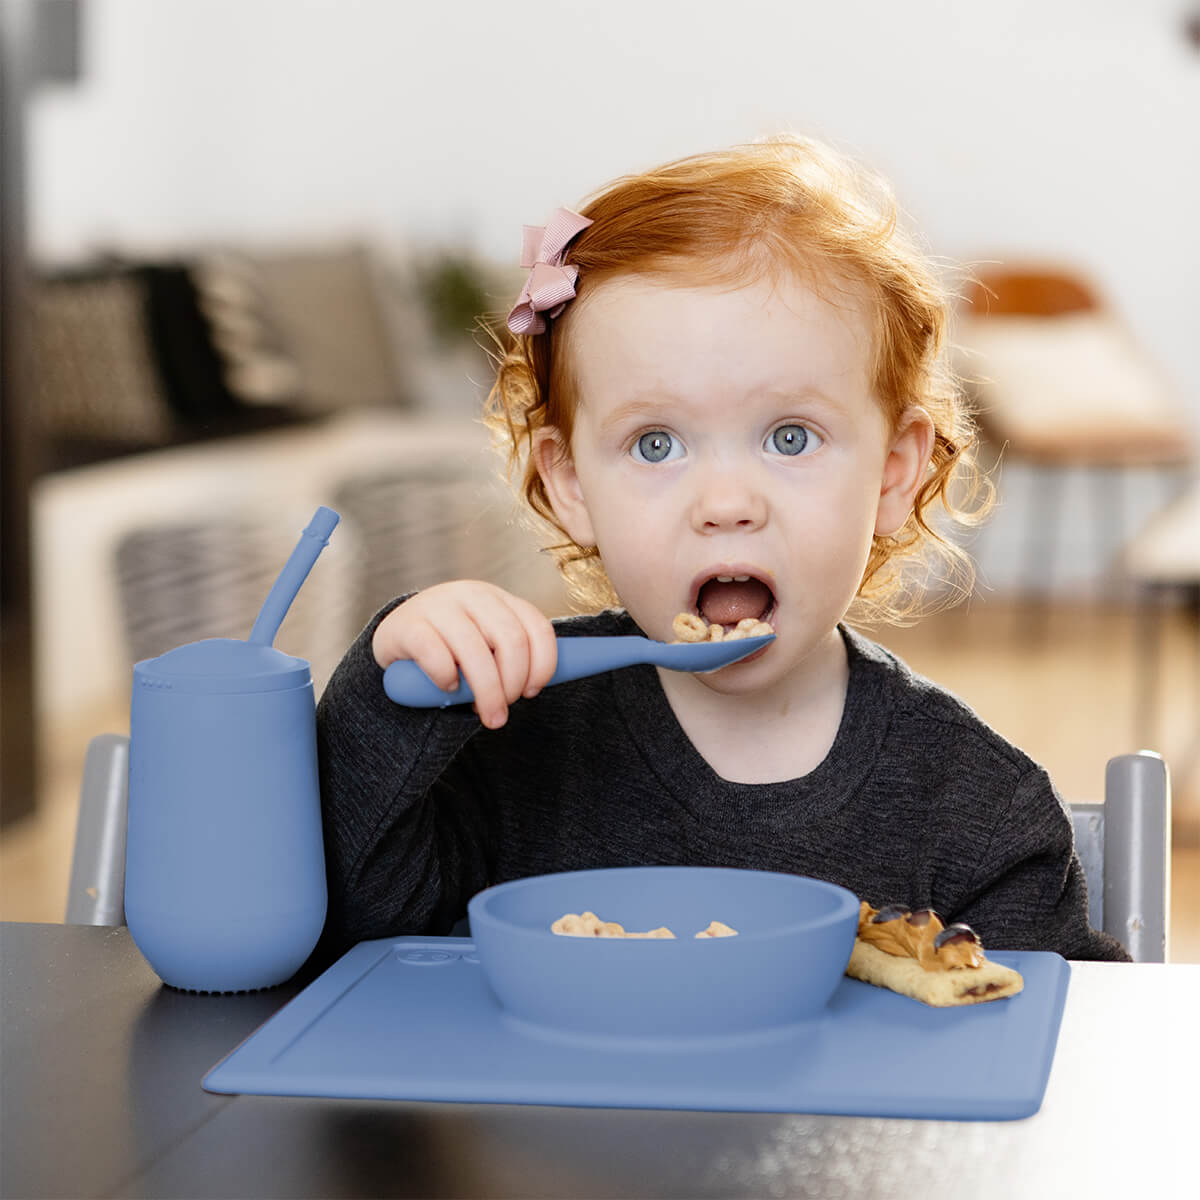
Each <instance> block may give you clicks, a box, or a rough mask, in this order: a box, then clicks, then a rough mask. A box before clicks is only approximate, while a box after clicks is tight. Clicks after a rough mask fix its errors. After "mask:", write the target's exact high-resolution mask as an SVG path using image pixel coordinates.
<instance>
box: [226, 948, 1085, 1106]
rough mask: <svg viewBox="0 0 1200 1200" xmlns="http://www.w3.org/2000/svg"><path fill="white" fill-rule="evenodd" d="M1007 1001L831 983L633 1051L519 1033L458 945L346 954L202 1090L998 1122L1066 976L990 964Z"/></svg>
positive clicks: (1028, 1095) (1027, 1068)
mask: <svg viewBox="0 0 1200 1200" xmlns="http://www.w3.org/2000/svg"><path fill="white" fill-rule="evenodd" d="M991 957H992V958H994V959H995V960H996V961H997V962H1002V963H1006V964H1008V965H1009V966H1013V967H1016V968H1017V970H1019V971H1020V972H1021V973H1022V975H1024V977H1025V990H1024V991H1023V992H1021V993H1020V994H1019V995H1017V996H1012V997H1009V998H1008V999H1005V1000H996V1001H990V1002H988V1003H986V1004H976V1005H969V1006H967V1007H964V1008H953V1009H934V1008H929V1007H927V1006H925V1005H923V1004H919V1003H918V1002H916V1001H915V1000H910V999H908V998H907V997H904V996H898V995H896V994H895V993H893V992H889V991H885V990H884V989H881V988H876V987H872V986H870V985H869V984H865V983H860V982H859V981H858V980H854V979H849V978H847V979H843V980H842V982H841V984H839V986H838V990H837V991H836V992H835V993H834V996H833V999H832V1000H831V1002H830V1005H829V1008H828V1009H827V1010H826V1012H825V1013H824V1015H823V1016H822V1017H821V1018H820V1019H819V1020H816V1021H813V1022H811V1023H809V1024H807V1025H805V1026H803V1027H798V1028H797V1030H796V1031H795V1032H793V1033H791V1034H789V1035H787V1036H784V1037H779V1036H772V1037H766V1038H762V1037H760V1038H758V1039H755V1038H753V1037H737V1036H731V1037H729V1038H705V1039H695V1040H692V1041H688V1042H685V1041H679V1042H671V1041H661V1042H654V1043H647V1042H643V1041H638V1040H636V1039H631V1040H630V1041H629V1042H620V1041H617V1040H615V1039H613V1038H603V1039H594V1040H589V1039H584V1038H577V1037H573V1036H570V1035H564V1034H552V1033H549V1032H537V1031H529V1030H527V1029H524V1030H523V1029H520V1028H518V1027H517V1026H516V1024H515V1023H514V1022H512V1021H511V1020H510V1019H509V1018H508V1017H507V1016H506V1015H505V1014H504V1013H503V1012H502V1010H501V1009H500V1007H499V1004H498V1003H497V1001H496V1000H495V998H494V997H493V995H492V992H491V990H490V989H489V988H488V985H487V982H486V980H485V978H484V976H483V972H482V970H481V968H480V966H479V962H478V958H477V957H476V955H475V952H474V945H473V943H472V942H471V940H470V939H469V938H388V939H381V940H378V941H370V942H363V943H361V944H360V945H358V946H356V947H355V948H354V949H353V950H351V951H350V952H349V953H348V954H346V955H345V956H344V957H342V958H341V959H339V960H338V962H336V963H334V965H333V966H331V967H330V968H329V969H328V970H327V971H326V972H325V973H324V974H323V975H322V976H321V977H320V978H319V979H317V980H315V981H314V982H313V983H311V984H310V985H309V986H308V987H307V988H305V990H304V991H303V992H301V993H300V994H299V995H298V996H296V997H295V998H294V999H293V1000H292V1001H291V1002H290V1003H288V1004H287V1005H286V1006H285V1007H284V1008H282V1009H281V1010H280V1011H279V1012H278V1013H276V1014H275V1016H274V1017H272V1018H271V1019H270V1020H269V1021H267V1022H266V1024H264V1025H263V1026H262V1027H261V1028H260V1029H259V1030H258V1031H257V1032H255V1033H254V1034H253V1035H252V1036H251V1037H250V1038H248V1039H247V1040H246V1041H245V1042H243V1043H242V1044H241V1045H240V1046H239V1047H238V1048H237V1049H236V1050H234V1051H233V1052H232V1053H231V1054H230V1055H228V1056H227V1057H226V1058H225V1059H224V1060H222V1062H220V1063H219V1064H218V1065H217V1066H216V1067H215V1068H214V1069H213V1070H212V1071H210V1072H209V1074H208V1075H207V1076H206V1077H205V1079H204V1087H205V1088H207V1089H208V1090H209V1091H212V1092H248V1093H254V1094H259V1095H287V1096H337V1097H349V1098H357V1099H385V1100H443V1101H460V1102H485V1103H508V1104H565V1105H583V1106H592V1107H616V1108H687V1109H713V1110H720V1111H747V1112H806V1113H840V1114H849V1115H854V1116H885V1117H922V1118H933V1119H940V1120H1010V1119H1015V1118H1019V1117H1026V1116H1029V1115H1031V1114H1032V1113H1035V1112H1036V1111H1037V1110H1038V1108H1039V1107H1040V1105H1041V1102H1042V1095H1043V1093H1044V1092H1045V1088H1046V1080H1047V1078H1048V1076H1049V1073H1050V1065H1051V1063H1052V1062H1053V1059H1054V1048H1055V1045H1056V1043H1057V1040H1058V1028H1059V1022H1060V1021H1061V1018H1062V1010H1063V1004H1064V1003H1065V1000H1066V993H1067V984H1068V980H1069V978H1070V967H1069V966H1068V964H1067V962H1066V960H1065V959H1063V958H1060V957H1059V956H1058V955H1057V954H1050V953H1045V952H1040V951H1022V952H1000V951H998V952H996V953H995V954H993V955H991Z"/></svg>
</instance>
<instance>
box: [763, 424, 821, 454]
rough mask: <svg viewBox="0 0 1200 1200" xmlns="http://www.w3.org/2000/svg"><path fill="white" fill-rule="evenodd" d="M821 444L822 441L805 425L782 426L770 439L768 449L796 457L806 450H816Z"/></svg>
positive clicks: (768, 439)
mask: <svg viewBox="0 0 1200 1200" xmlns="http://www.w3.org/2000/svg"><path fill="white" fill-rule="evenodd" d="M820 444H821V439H820V438H819V437H817V435H816V434H815V433H813V432H812V431H811V430H808V429H805V428H804V426H803V425H780V427H779V428H778V429H776V430H775V431H774V432H773V433H772V434H771V436H770V437H769V438H767V449H768V450H772V451H775V452H776V453H778V454H786V455H788V456H789V457H794V456H795V455H797V454H803V453H804V452H805V451H806V450H815V449H816V448H817V447H818V446H819V445H820Z"/></svg>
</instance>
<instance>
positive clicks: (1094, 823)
mask: <svg viewBox="0 0 1200 1200" xmlns="http://www.w3.org/2000/svg"><path fill="white" fill-rule="evenodd" d="M128 786H129V739H128V738H127V737H124V736H122V735H120V734H113V733H105V734H100V735H98V736H97V737H94V738H92V740H91V742H89V743H88V749H87V756H86V758H85V760H84V767H83V782H82V785H81V788H80V796H79V818H78V823H77V825H76V829H75V853H74V858H73V861H72V865H71V881H70V884H69V887H68V891H67V916H66V921H67V924H68V925H123V924H124V923H125V824H126V812H127V795H128ZM1104 793H1105V801H1104V803H1103V804H1073V805H1071V806H1070V807H1071V816H1072V819H1073V821H1074V825H1075V845H1076V849H1077V850H1078V852H1079V858H1080V861H1081V862H1082V863H1083V870H1084V874H1085V875H1086V877H1087V883H1088V919H1089V923H1090V924H1091V925H1092V927H1093V928H1095V929H1103V930H1104V931H1105V932H1106V933H1110V934H1112V935H1113V937H1115V938H1117V940H1118V941H1120V942H1121V943H1122V944H1123V945H1124V946H1125V947H1126V948H1127V949H1128V950H1129V953H1130V954H1131V955H1132V956H1133V959H1134V961H1135V962H1164V961H1166V944H1167V929H1168V923H1169V899H1170V863H1171V854H1170V836H1171V796H1170V780H1169V776H1168V773H1167V765H1166V763H1165V762H1164V761H1163V760H1162V758H1161V757H1160V756H1159V755H1157V754H1152V753H1150V752H1149V751H1141V752H1140V753H1137V754H1121V755H1118V756H1117V757H1116V758H1113V759H1110V760H1109V762H1108V766H1107V769H1106V771H1105V780H1104Z"/></svg>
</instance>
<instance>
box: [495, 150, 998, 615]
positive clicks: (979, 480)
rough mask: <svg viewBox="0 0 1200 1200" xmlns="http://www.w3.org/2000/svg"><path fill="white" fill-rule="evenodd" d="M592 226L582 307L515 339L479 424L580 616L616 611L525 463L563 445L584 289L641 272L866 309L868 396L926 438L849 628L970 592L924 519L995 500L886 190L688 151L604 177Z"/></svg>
mask: <svg viewBox="0 0 1200 1200" xmlns="http://www.w3.org/2000/svg"><path fill="white" fill-rule="evenodd" d="M579 211H580V212H581V213H582V215H584V216H586V217H589V218H591V220H592V224H591V225H590V226H588V227H587V228H586V229H585V230H583V232H582V233H580V234H579V235H578V236H577V237H576V238H575V239H574V240H573V241H572V242H571V244H570V246H569V247H568V249H567V253H566V258H565V261H566V262H568V263H571V264H573V265H575V266H576V267H578V268H579V280H578V283H577V285H576V291H577V296H578V299H577V300H576V301H573V302H571V303H569V304H568V305H567V307H566V309H565V310H564V311H563V313H562V315H561V316H559V317H558V318H557V319H554V320H549V321H547V327H546V329H545V330H544V331H543V332H541V333H535V334H524V335H520V336H517V337H515V338H514V339H512V340H511V342H510V343H509V344H508V345H507V346H506V347H505V348H504V349H503V350H502V352H501V353H500V354H499V355H498V360H499V361H498V368H497V376H496V382H495V384H494V386H493V388H492V391H491V394H490V395H489V397H488V402H487V405H486V408H485V420H486V422H487V423H488V425H489V426H490V427H491V429H492V431H493V433H494V435H495V437H496V439H497V441H498V443H499V444H500V446H501V448H502V449H503V450H504V452H505V453H506V456H507V462H508V469H509V475H510V478H512V479H513V480H514V482H515V481H517V480H518V478H519V485H518V486H519V491H520V493H521V495H522V496H523V498H524V500H525V501H526V503H527V504H528V506H529V508H530V509H531V510H532V512H533V513H534V514H536V516H537V518H540V521H541V522H545V523H546V524H548V525H549V526H550V528H551V529H552V530H554V531H555V533H556V535H557V537H558V538H559V539H560V540H559V541H558V542H557V543H556V544H554V545H552V546H551V547H550V549H551V550H552V551H553V552H554V554H555V555H556V558H557V560H558V563H559V566H560V568H561V569H562V570H563V571H564V574H565V575H566V577H567V580H568V582H569V583H570V584H571V586H572V589H573V592H574V595H575V597H576V599H577V601H579V602H580V605H581V607H584V608H593V609H594V608H597V607H603V606H605V605H608V604H612V603H614V602H619V598H618V597H616V596H615V594H614V593H613V591H612V588H611V585H610V584H609V583H608V580H607V577H606V576H605V574H604V571H603V564H602V562H601V561H600V559H599V555H598V552H597V550H596V549H595V548H594V547H583V546H578V545H576V544H575V543H574V542H573V541H571V539H570V538H569V536H568V535H567V534H566V531H565V530H563V529H562V527H561V526H560V525H559V524H558V522H557V520H556V518H555V516H554V512H553V509H552V508H551V506H550V501H549V497H548V495H547V493H546V489H545V485H544V484H543V482H542V479H541V476H540V475H539V474H538V471H537V468H536V466H535V464H534V462H533V458H532V455H531V453H530V451H531V449H532V446H533V440H534V436H535V435H536V434H537V432H538V431H539V430H540V429H543V428H546V427H550V428H555V429H557V430H558V431H559V433H560V434H561V436H562V438H563V441H564V444H567V445H569V444H570V439H571V434H572V430H573V427H574V415H575V404H576V395H577V391H576V388H575V386H574V382H573V379H572V372H571V355H570V344H571V329H572V320H571V314H572V311H573V309H574V308H575V307H576V305H578V303H579V302H580V301H582V300H583V299H584V298H585V297H586V296H587V294H588V293H589V292H590V291H591V290H592V289H594V288H597V287H599V286H600V285H601V284H603V283H604V282H606V281H607V280H611V279H613V278H615V277H618V276H629V275H637V276H643V277H651V278H655V279H660V280H661V279H666V280H670V281H680V282H686V283H690V284H701V285H712V286H718V287H737V286H740V285H742V284H744V283H746V282H747V281H748V280H755V281H756V280H758V279H761V278H763V277H775V278H778V276H780V275H781V274H784V273H792V274H800V275H802V276H803V278H804V279H805V281H806V283H809V284H810V285H813V286H819V287H825V288H830V287H832V288H834V289H838V288H843V289H844V288H849V289H850V290H852V291H854V292H856V293H857V294H858V295H860V296H863V297H865V298H866V301H867V304H868V306H869V307H868V311H869V312H870V314H871V315H872V318H873V325H874V345H873V361H872V364H871V377H872V381H873V390H874V394H875V396H876V398H877V400H878V402H879V404H880V405H881V407H882V408H883V411H884V413H885V415H886V416H887V417H888V419H889V421H890V422H891V424H892V427H893V428H895V427H896V425H897V423H898V422H899V420H900V418H901V415H902V414H903V413H904V411H905V410H906V409H907V408H908V407H909V406H910V405H920V406H921V407H923V408H924V409H925V410H926V411H927V412H928V413H929V416H930V418H931V419H932V421H933V426H934V445H933V451H932V455H931V460H930V464H929V469H928V472H927V477H926V479H925V481H924V483H923V484H922V486H921V489H920V491H919V492H918V494H917V497H916V502H915V504H914V507H913V511H912V513H911V515H910V516H909V518H908V520H907V522H906V523H905V524H904V526H903V527H902V528H901V529H900V530H898V531H897V532H896V533H895V534H892V535H890V536H887V537H880V536H877V537H876V538H875V539H874V542H873V544H872V548H871V553H870V557H869V559H868V561H867V565H866V569H865V571H864V573H863V578H862V581H861V583H860V586H859V591H858V596H857V599H856V601H855V607H854V609H853V610H852V617H853V618H855V619H857V620H859V621H872V620H891V621H901V620H903V619H905V618H907V617H910V616H911V615H913V614H914V613H915V612H916V611H917V609H918V608H919V607H920V606H921V603H922V599H923V594H922V593H923V591H924V589H923V588H922V587H921V586H920V583H921V581H922V580H928V579H930V578H936V579H938V580H940V581H941V582H942V583H950V584H952V585H954V586H955V590H956V593H957V595H963V594H966V592H967V591H968V590H969V588H970V586H971V580H972V570H971V564H970V560H969V559H968V557H967V556H966V554H965V553H964V552H963V551H962V550H961V549H960V548H959V547H958V546H957V545H956V544H955V543H954V542H952V541H951V540H949V539H948V538H947V537H946V536H945V535H944V534H943V533H942V532H941V531H940V530H939V529H938V528H937V525H936V524H935V521H936V518H935V512H937V511H939V510H940V511H941V512H943V513H945V514H946V515H947V516H948V517H949V518H950V520H951V521H955V522H958V523H960V524H962V525H972V524H975V523H977V521H978V520H979V519H980V518H981V517H982V515H983V513H984V511H985V510H986V508H987V507H988V505H989V504H990V502H991V485H990V483H989V481H988V480H987V478H986V477H985V476H984V474H983V473H982V472H981V471H980V469H979V467H978V465H977V463H976V460H975V457H974V448H975V432H974V423H973V420H972V417H971V413H970V410H969V407H968V405H967V402H966V398H965V395H964V392H963V389H962V388H961V387H960V386H959V384H958V381H957V380H956V379H955V377H954V375H953V373H952V371H951V370H950V367H949V365H948V362H947V358H946V330H947V320H948V314H949V307H950V303H949V295H948V293H947V291H946V290H945V289H944V287H943V285H942V284H941V283H940V282H939V280H938V278H937V276H936V274H935V273H934V271H933V269H932V266H931V264H930V262H929V260H928V258H927V256H926V255H925V254H923V253H922V252H921V251H920V249H919V248H918V246H917V245H916V243H915V242H914V240H913V239H912V238H911V237H910V236H909V235H908V234H907V233H906V232H905V231H904V230H903V229H902V228H901V227H900V224H899V222H898V219H897V210H896V204H895V200H894V198H893V196H892V193H891V190H890V188H889V187H888V186H887V184H886V183H885V182H884V181H883V180H882V179H881V178H879V177H878V176H877V175H875V174H874V173H872V172H869V171H867V170H866V169H864V168H863V167H861V166H859V165H858V164H856V163H854V162H853V161H851V160H849V159H847V158H846V157H844V156H843V155H841V154H840V153H838V152H836V151H835V150H833V149H832V148H830V147H828V146H826V145H824V144H822V143H820V142H817V141H815V140H813V139H810V138H803V137H797V136H792V135H783V136H778V137H773V138H769V139H765V140H763V141H759V142H754V143H751V144H747V145H741V146H735V147H732V148H730V149H728V150H721V151H716V152H714V153H707V154H698V155H694V156H691V157H688V158H683V159H679V160H677V161H675V162H671V163H667V164H666V165H664V166H662V167H659V168H656V169H654V170H650V171H646V172H643V173H641V174H637V175H629V176H625V177H623V178H620V179H618V180H616V181H615V182H614V183H612V184H610V185H609V186H608V187H606V188H604V189H602V190H601V191H599V192H597V193H595V194H594V195H593V196H592V197H590V198H589V199H588V200H587V202H586V203H585V204H584V205H583V206H582V207H581V208H580V210H579Z"/></svg>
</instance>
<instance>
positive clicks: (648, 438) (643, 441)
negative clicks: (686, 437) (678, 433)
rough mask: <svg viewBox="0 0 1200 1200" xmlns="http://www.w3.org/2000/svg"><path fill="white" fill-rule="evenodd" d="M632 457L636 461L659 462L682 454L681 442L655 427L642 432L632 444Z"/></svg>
mask: <svg viewBox="0 0 1200 1200" xmlns="http://www.w3.org/2000/svg"><path fill="white" fill-rule="evenodd" d="M632 454H633V457H634V458H635V459H637V461H638V462H644V463H660V462H667V461H668V460H669V459H672V458H679V457H681V456H682V454H683V443H682V442H677V441H676V440H675V439H674V438H673V437H672V436H671V435H670V434H669V433H664V432H663V431H662V430H661V429H656V430H654V431H653V432H652V433H643V434H642V436H641V437H640V438H638V440H637V441H636V442H635V443H634V444H633V450H632Z"/></svg>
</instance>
